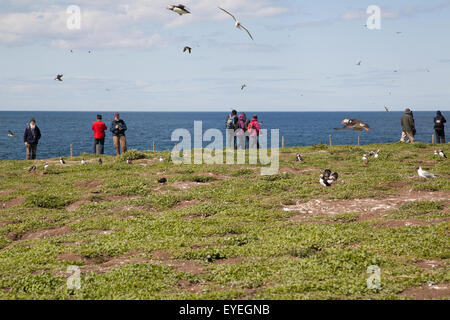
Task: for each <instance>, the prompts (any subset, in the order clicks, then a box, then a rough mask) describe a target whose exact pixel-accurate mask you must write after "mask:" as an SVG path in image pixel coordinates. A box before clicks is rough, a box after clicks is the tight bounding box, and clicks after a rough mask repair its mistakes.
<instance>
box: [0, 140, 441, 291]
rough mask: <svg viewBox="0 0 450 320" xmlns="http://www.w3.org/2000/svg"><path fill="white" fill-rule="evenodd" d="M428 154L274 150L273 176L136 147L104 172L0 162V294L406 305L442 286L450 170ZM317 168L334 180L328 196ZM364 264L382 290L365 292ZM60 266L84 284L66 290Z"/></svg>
mask: <svg viewBox="0 0 450 320" xmlns="http://www.w3.org/2000/svg"><path fill="white" fill-rule="evenodd" d="M444 148H446V146H444ZM377 149H380V150H381V152H380V158H379V159H373V158H370V160H369V165H368V166H367V167H364V166H363V163H362V160H361V157H362V154H363V153H368V152H369V151H372V150H373V151H376V150H377ZM447 149H448V148H447ZM433 151H434V148H433V146H431V145H427V144H423V143H417V144H412V145H410V144H380V145H370V146H333V147H328V146H326V145H321V146H315V147H304V148H285V149H283V150H282V151H281V153H280V170H279V173H278V174H276V175H273V176H261V175H260V168H261V166H259V165H225V164H224V165H174V164H172V163H170V162H169V161H167V159H169V158H170V155H169V153H168V152H165V153H157V152H138V151H135V150H131V151H129V152H128V153H127V154H125V155H122V156H121V157H117V158H114V157H108V156H105V157H103V162H104V164H103V165H99V164H97V158H95V157H94V156H90V155H83V157H84V158H85V159H86V160H87V161H88V162H89V163H88V165H86V166H82V165H80V160H81V157H77V158H72V159H66V161H67V165H65V166H62V165H60V164H59V161H58V159H50V160H48V162H49V163H50V169H49V170H48V172H46V173H44V171H43V163H44V161H40V160H38V161H34V162H33V161H0V299H239V298H243V299H407V298H414V296H411V295H408V290H409V289H411V288H418V287H421V286H427V284H429V283H434V284H441V285H445V284H446V285H448V283H449V282H450V276H449V274H448V270H449V257H450V251H449V240H448V239H449V237H448V235H449V231H450V230H449V227H450V225H449V221H450V220H449V217H450V209H449V208H450V196H449V195H450V179H449V178H450V165H449V162H448V161H444V160H441V159H439V158H436V157H434V156H433ZM445 151H447V153H450V149H449V150H445ZM296 153H301V154H302V156H303V157H304V158H305V160H306V161H305V162H301V163H300V162H295V161H294V160H295V154H296ZM161 156H162V157H163V158H164V159H166V161H165V162H162V163H161V162H159V157H161ZM127 158H130V159H131V160H133V164H132V165H127V164H126V163H125V160H126V159H127ZM32 164H36V165H37V166H38V171H37V172H36V173H28V171H27V169H28V168H29V167H30V166H31V165H32ZM418 166H422V167H423V168H424V169H425V170H428V171H431V172H433V173H435V174H438V175H439V177H438V178H436V179H432V180H424V179H421V178H419V177H418V176H417V172H416V167H418ZM324 169H330V170H333V171H337V172H338V173H339V180H338V182H337V183H336V184H335V185H333V186H332V187H330V188H324V187H322V186H320V184H319V181H318V180H319V175H320V173H321V172H322V171H323V170H324ZM162 177H165V178H167V180H168V182H167V184H165V185H160V184H158V179H159V178H162ZM316 200H317V201H320V202H316ZM301 208H307V209H301ZM298 210H300V211H298ZM302 210H303V211H302ZM308 212H309V213H308ZM427 261H433V265H434V266H433V267H427V266H426V263H427ZM371 265H377V266H379V267H380V268H381V284H382V288H381V289H380V290H371V289H368V288H367V284H366V280H367V278H368V277H369V274H368V273H367V268H368V267H369V266H371ZM68 266H79V267H80V269H81V289H79V290H78V289H69V288H67V285H66V281H67V278H68V277H69V276H70V273H67V272H66V270H67V267H68ZM405 290H406V291H405ZM435 291H436V292H437V291H439V290H435ZM441 291H442V292H448V291H445V290H441ZM424 294H425V293H424ZM424 296H425V295H424ZM416 297H417V296H416ZM418 297H419V298H420V296H418ZM435 298H449V296H448V295H447V296H445V294H444V295H442V294H440V295H439V294H438V295H437V296H435Z"/></svg>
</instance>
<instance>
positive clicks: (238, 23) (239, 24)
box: [219, 7, 253, 40]
mask: <svg viewBox="0 0 450 320" xmlns="http://www.w3.org/2000/svg"><path fill="white" fill-rule="evenodd" d="M219 9H220V10H222V11H223V12H225V13H227V14H229V15H230V16H231V17H232V18H233V19H234V21H235V22H236V28H238V29H244V30H245V31H247V33H248V35H249V36H250V38H251V39H252V40H253V37H252V35H251V33H250V31H248V29H247V28H246V27H244V26H243V25H242V24H241V23H240V22H239V20H238V19H236V17H235V16H234V15H232V14H231V13H229V12H228V11H227V10H225V9H222V8H221V7H219Z"/></svg>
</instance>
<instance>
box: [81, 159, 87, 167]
mask: <svg viewBox="0 0 450 320" xmlns="http://www.w3.org/2000/svg"><path fill="white" fill-rule="evenodd" d="M81 164H82V165H83V166H84V165H86V164H87V162H86V160H84V158H83V159H81Z"/></svg>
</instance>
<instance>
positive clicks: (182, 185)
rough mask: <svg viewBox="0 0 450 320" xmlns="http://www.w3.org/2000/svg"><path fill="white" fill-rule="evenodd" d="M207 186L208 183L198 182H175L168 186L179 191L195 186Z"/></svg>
mask: <svg viewBox="0 0 450 320" xmlns="http://www.w3.org/2000/svg"><path fill="white" fill-rule="evenodd" d="M205 185H209V183H208V182H205V183H200V182H194V181H176V182H174V183H172V184H171V185H170V186H172V187H175V188H178V189H181V190H187V189H191V188H194V187H197V186H205Z"/></svg>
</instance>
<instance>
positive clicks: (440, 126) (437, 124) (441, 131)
mask: <svg viewBox="0 0 450 320" xmlns="http://www.w3.org/2000/svg"><path fill="white" fill-rule="evenodd" d="M446 122H447V120H446V119H445V118H444V116H443V115H442V113H441V112H440V111H438V112H436V117H435V118H434V130H435V132H436V143H437V144H440V143H445V123H446Z"/></svg>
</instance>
